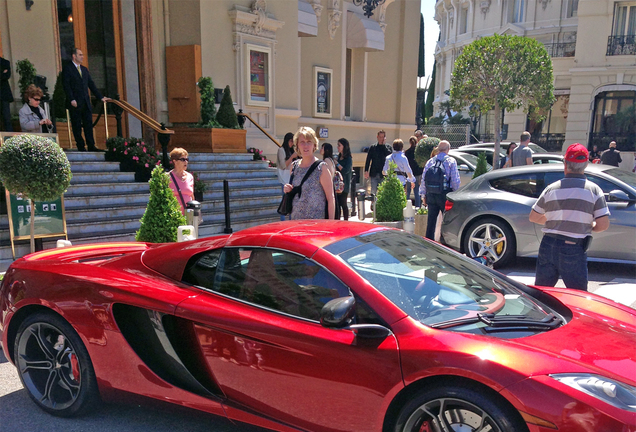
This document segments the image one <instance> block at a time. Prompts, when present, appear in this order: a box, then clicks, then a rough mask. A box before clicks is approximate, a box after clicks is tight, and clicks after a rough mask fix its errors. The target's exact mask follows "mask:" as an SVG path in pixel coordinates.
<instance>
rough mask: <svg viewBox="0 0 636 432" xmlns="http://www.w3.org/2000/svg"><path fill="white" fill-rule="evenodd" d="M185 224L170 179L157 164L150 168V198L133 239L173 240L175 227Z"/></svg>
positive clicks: (149, 241) (175, 235) (175, 231)
mask: <svg viewBox="0 0 636 432" xmlns="http://www.w3.org/2000/svg"><path fill="white" fill-rule="evenodd" d="M185 224H186V218H185V216H184V215H183V213H181V207H179V202H178V201H177V198H175V196H174V194H173V193H172V190H171V189H170V179H169V177H168V175H166V174H165V173H164V171H163V167H161V166H160V165H159V166H157V167H155V169H153V170H152V177H151V178H150V198H149V199H148V206H147V207H146V211H145V212H144V215H143V216H142V217H141V227H140V228H139V231H137V234H136V235H135V239H136V240H137V241H142V242H148V243H167V242H175V241H177V228H178V227H179V226H180V225H185Z"/></svg>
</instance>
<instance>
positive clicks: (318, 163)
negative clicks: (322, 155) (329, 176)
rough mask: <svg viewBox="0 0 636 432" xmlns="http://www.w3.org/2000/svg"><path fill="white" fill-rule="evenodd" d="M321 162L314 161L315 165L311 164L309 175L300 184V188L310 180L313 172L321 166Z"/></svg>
mask: <svg viewBox="0 0 636 432" xmlns="http://www.w3.org/2000/svg"><path fill="white" fill-rule="evenodd" d="M320 162H322V161H320V160H317V161H314V163H312V164H311V166H310V167H309V171H307V174H305V176H304V177H303V179H302V180H301V182H300V186H302V185H303V183H305V180H307V179H308V178H309V176H310V175H311V173H312V172H314V170H315V169H316V168H317V167H318V165H320Z"/></svg>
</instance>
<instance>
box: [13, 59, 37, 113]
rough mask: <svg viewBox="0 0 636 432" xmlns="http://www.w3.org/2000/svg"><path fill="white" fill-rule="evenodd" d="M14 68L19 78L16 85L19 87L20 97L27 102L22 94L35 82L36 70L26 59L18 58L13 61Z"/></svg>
mask: <svg viewBox="0 0 636 432" xmlns="http://www.w3.org/2000/svg"><path fill="white" fill-rule="evenodd" d="M15 69H16V71H17V72H18V75H20V79H19V80H18V87H20V97H21V98H22V101H23V102H25V103H26V102H27V101H25V100H24V94H25V93H26V90H27V88H28V87H29V86H30V85H31V84H34V83H35V76H36V75H37V72H36V70H35V66H33V63H31V62H30V61H29V60H28V59H24V60H18V61H17V62H16V63H15Z"/></svg>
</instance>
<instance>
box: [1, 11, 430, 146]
mask: <svg viewBox="0 0 636 432" xmlns="http://www.w3.org/2000/svg"><path fill="white" fill-rule="evenodd" d="M26 3H27V4H26V6H25V2H24V1H16V0H0V47H1V48H0V49H1V53H2V56H3V57H5V58H7V59H9V60H10V61H11V63H12V68H13V76H12V78H11V83H10V84H11V87H12V89H13V92H14V94H15V96H16V99H17V96H18V85H17V84H18V78H19V77H18V76H17V74H16V69H15V65H16V61H18V60H21V59H25V58H26V59H29V60H30V61H31V62H32V63H33V64H34V65H35V67H36V69H37V72H38V74H40V75H43V76H45V77H46V78H47V83H48V87H49V91H50V92H51V93H52V89H53V84H54V83H55V79H56V76H57V74H58V73H59V71H60V70H61V68H62V62H63V61H67V60H69V59H70V50H71V49H72V47H78V48H81V49H82V50H83V51H84V54H85V57H86V61H85V65H86V66H87V67H88V68H89V70H90V71H91V74H92V76H93V79H94V80H95V82H96V84H97V86H98V88H100V90H101V91H102V93H103V94H104V95H106V96H111V97H113V96H115V95H119V97H120V98H121V99H125V100H127V101H128V102H129V103H131V104H132V105H134V106H136V107H138V108H140V109H141V110H142V111H143V112H145V113H146V114H148V115H149V116H150V117H152V118H155V119H157V120H159V121H161V122H164V123H166V124H167V125H169V126H170V125H172V124H173V123H175V122H174V121H173V120H172V119H171V117H173V118H179V119H181V117H180V116H179V114H180V108H179V107H180V105H183V109H184V110H185V107H186V106H187V105H188V104H191V103H193V99H197V98H198V96H197V94H196V92H193V93H194V97H193V98H190V99H189V96H183V95H181V96H180V95H179V94H175V92H174V91H172V90H174V89H175V88H176V87H175V86H176V84H175V83H174V82H173V83H169V82H168V78H167V75H168V72H167V69H169V68H172V69H171V70H172V71H173V72H174V71H175V70H176V71H177V74H178V73H179V71H180V70H182V71H183V74H182V77H181V81H185V82H182V83H181V84H184V85H185V87H186V89H189V90H188V91H190V90H192V89H196V79H194V78H192V77H193V76H195V75H194V73H195V72H196V71H197V70H200V72H201V75H202V76H209V77H211V78H212V80H213V82H214V85H215V87H216V88H218V89H223V88H224V87H225V86H226V85H229V86H230V89H231V91H232V96H233V100H234V102H235V106H236V109H237V110H238V109H242V110H243V112H245V113H246V114H249V115H250V116H251V117H252V118H253V119H254V120H255V121H256V122H257V123H259V124H260V125H261V126H262V127H263V128H264V129H265V130H266V131H267V132H268V133H269V134H270V135H272V136H273V137H275V138H277V139H278V141H279V142H280V140H282V137H283V136H284V135H285V133H287V132H295V131H296V130H297V129H298V127H299V126H304V125H306V126H310V127H313V128H315V129H317V130H318V129H322V130H323V134H324V136H325V138H324V139H323V141H330V142H332V143H334V144H335V141H336V140H337V139H338V138H340V137H345V138H347V139H349V140H350V142H351V144H352V150H353V151H354V152H359V151H360V150H361V148H362V147H363V146H368V145H370V144H372V143H373V142H374V141H375V136H376V133H377V131H378V130H379V129H384V130H386V132H387V138H388V139H393V138H398V137H399V138H403V139H408V137H409V136H410V135H411V134H412V132H413V129H414V128H415V111H416V110H415V104H416V98H417V95H416V91H417V89H416V82H417V62H418V40H419V25H420V1H419V0H386V1H385V2H384V3H383V4H382V5H380V6H378V7H377V8H376V9H375V10H374V11H373V15H372V16H366V15H365V11H364V10H363V5H356V4H354V3H353V2H352V1H344V0H36V1H35V2H34V3H33V2H28V1H27V2H26ZM356 3H360V2H358V1H356ZM183 46H192V47H197V46H198V47H199V48H197V49H194V50H192V52H194V53H195V54H194V55H195V56H198V58H195V59H194V60H193V61H192V62H186V61H184V62H183V63H182V64H177V65H176V69H175V63H174V60H171V59H167V58H166V52H167V48H170V47H183ZM197 53H198V54H197ZM168 62H170V64H168ZM180 68H182V69H180ZM198 68H200V69H198ZM177 81H179V80H177ZM177 84H179V83H178V82H177ZM170 86H173V88H172V89H171V88H170ZM177 93H178V92H177ZM14 105H15V106H14V107H13V108H12V109H13V112H14V113H15V112H17V111H18V110H19V108H20V106H19V105H20V103H19V102H18V103H15V104H14ZM181 114H182V113H181ZM195 121H196V120H195ZM245 127H246V129H247V145H248V147H257V148H260V149H262V150H264V152H265V153H266V154H274V153H275V152H276V149H277V147H276V145H275V144H274V143H273V142H271V141H270V140H269V139H268V138H267V137H266V136H265V135H264V134H263V133H262V132H260V131H259V130H258V129H257V128H256V127H255V126H254V125H252V124H251V123H249V122H248V123H247V124H246V125H245ZM125 128H126V132H127V134H128V135H129V136H135V137H139V136H141V135H142V134H147V133H148V132H147V131H144V130H142V126H141V124H140V123H139V122H138V121H137V120H135V119H134V118H132V117H129V118H127V119H126V124H125Z"/></svg>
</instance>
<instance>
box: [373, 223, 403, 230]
mask: <svg viewBox="0 0 636 432" xmlns="http://www.w3.org/2000/svg"><path fill="white" fill-rule="evenodd" d="M373 223H374V224H375V225H382V226H385V227H389V228H397V229H402V224H403V221H397V222H378V221H375V222H373Z"/></svg>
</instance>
